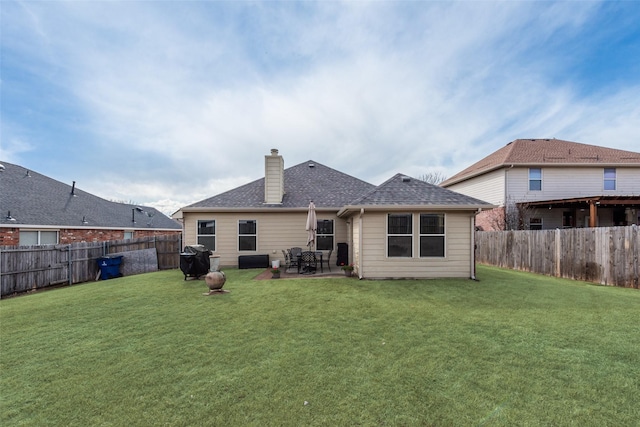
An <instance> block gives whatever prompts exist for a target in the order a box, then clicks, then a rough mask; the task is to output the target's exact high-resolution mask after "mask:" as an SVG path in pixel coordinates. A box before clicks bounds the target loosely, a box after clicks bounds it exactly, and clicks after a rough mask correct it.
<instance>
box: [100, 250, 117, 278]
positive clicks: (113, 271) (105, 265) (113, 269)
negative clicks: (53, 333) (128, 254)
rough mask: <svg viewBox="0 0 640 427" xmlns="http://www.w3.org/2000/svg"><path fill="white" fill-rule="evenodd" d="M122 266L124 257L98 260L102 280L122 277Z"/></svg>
mask: <svg viewBox="0 0 640 427" xmlns="http://www.w3.org/2000/svg"><path fill="white" fill-rule="evenodd" d="M121 264H122V255H114V256H105V257H101V258H98V266H99V267H100V279H102V280H107V279H113V278H114V277H122V273H120V265H121Z"/></svg>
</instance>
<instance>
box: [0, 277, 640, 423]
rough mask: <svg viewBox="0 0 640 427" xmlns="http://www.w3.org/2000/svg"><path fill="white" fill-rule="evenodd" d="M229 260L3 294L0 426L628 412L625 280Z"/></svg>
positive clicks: (634, 348)
mask: <svg viewBox="0 0 640 427" xmlns="http://www.w3.org/2000/svg"><path fill="white" fill-rule="evenodd" d="M226 272H227V284H226V285H225V289H228V290H230V291H231V292H230V293H228V294H225V295H218V296H203V293H205V292H206V291H207V290H208V289H207V288H206V285H205V284H204V281H202V280H199V281H195V280H189V281H184V280H183V276H182V273H181V272H180V271H178V270H174V271H163V272H158V273H151V274H145V275H139V276H132V277H124V278H120V279H112V280H109V281H104V282H96V283H89V284H84V285H78V286H74V287H71V288H63V289H58V290H54V291H48V292H41V293H38V294H34V295H28V296H23V297H18V298H12V299H7V300H2V301H0V319H1V331H2V332H1V333H2V335H1V341H0V342H1V357H0V368H1V380H0V393H1V402H0V424H1V425H3V426H17V425H36V426H40V425H51V426H62V425H65V426H71V425H73V426H100V425H108V426H139V425H145V426H146V425H154V426H155V425H168V426H197V425H210V426H316V425H317V426H353V425H365V426H382V425H385V426H413V425H419V426H423V425H427V426H428V425H435V426H452V425H453V426H512V425H521V426H525V425H528V426H541V425H543V426H549V425H560V426H563V425H576V426H638V425H640V424H639V420H640V402H639V401H638V398H639V397H640V292H639V291H638V290H633V289H622V288H612V287H601V286H595V285H591V284H586V283H581V282H572V281H568V280H558V279H553V278H549V277H544V276H537V275H532V274H527V273H520V272H512V271H507V270H499V269H496V268H489V267H479V268H478V277H479V279H480V281H479V282H474V281H471V280H424V281H423V280H420V281H358V280H357V279H347V278H326V279H324V278H315V279H308V278H305V279H292V280H289V279H287V280H282V279H281V280H264V281H255V280H252V278H253V277H254V276H256V275H257V274H258V273H259V271H256V270H227V271H226ZM305 403H306V404H305Z"/></svg>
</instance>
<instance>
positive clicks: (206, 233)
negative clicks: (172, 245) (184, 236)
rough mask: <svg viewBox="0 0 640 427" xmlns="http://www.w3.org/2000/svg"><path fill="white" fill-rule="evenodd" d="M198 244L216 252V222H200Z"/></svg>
mask: <svg viewBox="0 0 640 427" xmlns="http://www.w3.org/2000/svg"><path fill="white" fill-rule="evenodd" d="M197 240H198V244H199V245H203V246H204V247H206V248H207V249H209V250H210V251H215V250H216V221H215V220H209V219H208V220H199V221H198V239H197Z"/></svg>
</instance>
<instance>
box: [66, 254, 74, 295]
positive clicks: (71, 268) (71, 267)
mask: <svg viewBox="0 0 640 427" xmlns="http://www.w3.org/2000/svg"><path fill="white" fill-rule="evenodd" d="M67 251H69V255H68V258H69V286H71V285H73V261H72V260H71V256H72V255H71V254H72V251H71V245H67Z"/></svg>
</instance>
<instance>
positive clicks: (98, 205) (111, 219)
mask: <svg viewBox="0 0 640 427" xmlns="http://www.w3.org/2000/svg"><path fill="white" fill-rule="evenodd" d="M2 165H4V170H3V171H0V209H1V210H2V212H0V224H3V225H15V226H19V225H38V226H39V225H42V226H57V227H64V228H69V227H106V228H118V229H122V228H136V229H142V228H145V229H163V230H164V229H171V230H181V229H182V226H181V225H180V223H178V222H177V221H175V220H173V219H171V218H169V217H167V216H166V215H164V214H163V213H162V212H160V211H158V210H156V209H155V208H152V207H148V206H138V205H130V204H126V203H116V202H110V201H108V200H105V199H102V198H100V197H97V196H94V195H92V194H90V193H87V192H85V191H82V190H80V189H79V188H77V187H76V188H75V189H74V194H75V196H74V195H72V194H71V189H72V185H68V184H64V183H62V182H60V181H56V180H54V179H52V178H49V177H47V176H44V175H42V174H39V173H37V172H34V171H29V170H27V169H25V168H24V167H22V166H18V165H14V164H11V163H6V162H2ZM138 208H139V209H138ZM8 212H11V217H13V218H14V219H15V221H11V220H9V219H7V214H8ZM83 218H84V219H85V220H86V221H87V223H86V224H83V222H82V219H83ZM132 219H135V223H134V222H133V221H132Z"/></svg>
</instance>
